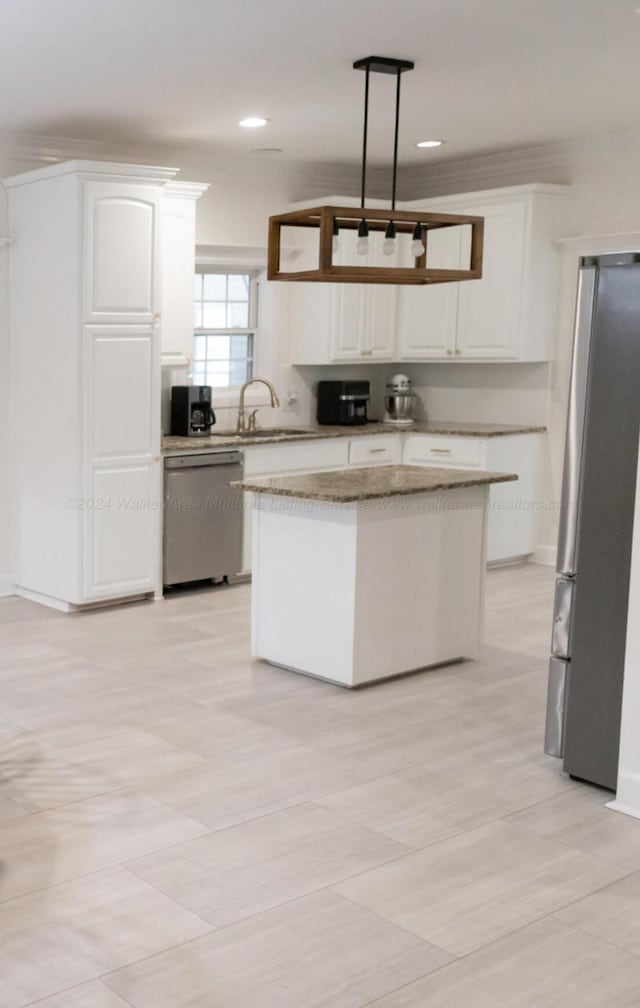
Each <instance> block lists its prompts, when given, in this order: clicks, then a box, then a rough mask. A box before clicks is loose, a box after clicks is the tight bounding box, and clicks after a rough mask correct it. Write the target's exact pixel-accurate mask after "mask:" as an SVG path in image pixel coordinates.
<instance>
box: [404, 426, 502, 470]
mask: <svg viewBox="0 0 640 1008" xmlns="http://www.w3.org/2000/svg"><path fill="white" fill-rule="evenodd" d="M484 456H485V452H484V439H483V438H475V437H447V436H445V435H442V434H413V435H410V436H409V437H408V438H407V440H406V442H405V447H404V459H403V461H404V463H405V465H440V466H442V465H443V466H447V465H451V466H475V467H476V468H478V467H481V466H482V465H483V464H484Z"/></svg>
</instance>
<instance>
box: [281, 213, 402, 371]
mask: <svg viewBox="0 0 640 1008" xmlns="http://www.w3.org/2000/svg"><path fill="white" fill-rule="evenodd" d="M368 203H369V205H371V206H372V207H376V206H378V205H380V206H382V205H383V204H381V203H380V201H379V200H378V201H375V200H371V201H368ZM321 204H326V205H338V206H340V205H342V206H348V205H349V204H350V201H349V200H347V199H344V198H342V197H339V196H330V197H326V198H325V199H319V200H315V201H313V203H309V204H308V205H309V206H315V205H321ZM304 231H305V233H303V229H302V228H299V229H297V231H296V234H295V235H294V237H293V241H294V242H295V244H296V246H297V248H298V252H299V256H298V261H297V262H296V261H294V262H293V266H294V268H302V267H303V266H304V267H305V268H310V267H313V266H314V265H317V232H315V231H314V230H312V229H309V232H310V233H306V229H304ZM357 240H358V236H357V231H355V230H349V231H347V230H344V229H343V230H341V232H340V248H339V250H338V252H336V253H335V254H334V257H333V259H334V262H335V263H336V264H338V265H346V264H353V263H355V264H357V265H358V266H366V265H371V264H372V263H375V265H384V266H390V265H394V259H393V257H387V256H384V255H383V254H382V250H381V249H382V241H383V235H382V233H381V232H372V233H371V235H370V236H369V252H368V253H367V255H365V256H359V255H357V253H356V243H357ZM289 287H290V291H289V312H290V316H289V329H290V346H291V363H292V364H332V363H340V362H343V363H358V364H360V363H367V362H369V361H375V360H383V361H384V360H387V361H391V360H394V356H395V352H396V338H395V333H396V297H397V289H396V288H395V287H394V286H392V285H388V284H385V285H379V284H354V283H335V284H333V283H309V282H301V283H298V282H297V281H296V282H293V283H291V284H289Z"/></svg>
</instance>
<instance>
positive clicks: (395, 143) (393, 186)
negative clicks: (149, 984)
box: [391, 67, 401, 210]
mask: <svg viewBox="0 0 640 1008" xmlns="http://www.w3.org/2000/svg"><path fill="white" fill-rule="evenodd" d="M400 75H401V70H400V67H398V72H397V75H396V128H395V133H394V137H393V180H392V183H391V209H392V210H395V208H396V182H397V179H398V127H399V123H400Z"/></svg>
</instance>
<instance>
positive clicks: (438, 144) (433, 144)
mask: <svg viewBox="0 0 640 1008" xmlns="http://www.w3.org/2000/svg"><path fill="white" fill-rule="evenodd" d="M443 143H444V140H421V141H420V143H417V144H416V147H442V145H443Z"/></svg>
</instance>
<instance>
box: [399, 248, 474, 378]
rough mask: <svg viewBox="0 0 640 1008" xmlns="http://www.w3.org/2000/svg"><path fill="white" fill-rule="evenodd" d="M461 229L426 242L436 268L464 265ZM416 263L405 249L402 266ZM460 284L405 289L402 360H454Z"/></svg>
mask: <svg viewBox="0 0 640 1008" xmlns="http://www.w3.org/2000/svg"><path fill="white" fill-rule="evenodd" d="M461 242H462V236H461V233H460V228H442V229H440V230H436V231H432V232H430V234H429V237H428V239H427V247H428V255H429V259H430V261H432V262H433V265H434V266H439V267H441V268H442V269H458V268H459V267H460V263H461V261H462V252H461ZM413 264H414V260H413V259H412V258H411V257H410V254H409V250H408V248H406V246H405V247H404V256H403V263H402V265H403V266H413ZM458 286H459V285H458V284H454V283H442V284H431V285H430V286H429V287H428V288H426V287H424V286H414V287H411V286H406V287H402V288H400V289H399V294H398V356H399V358H400V359H409V360H429V359H430V358H435V359H436V360H440V359H442V358H446V357H453V356H454V353H455V349H456V328H457V324H458Z"/></svg>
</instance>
